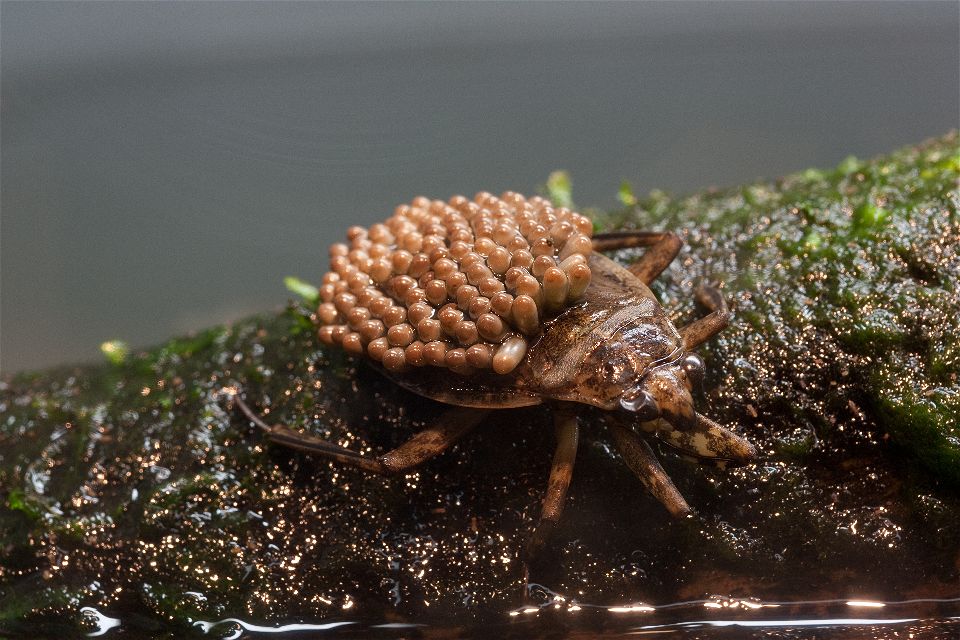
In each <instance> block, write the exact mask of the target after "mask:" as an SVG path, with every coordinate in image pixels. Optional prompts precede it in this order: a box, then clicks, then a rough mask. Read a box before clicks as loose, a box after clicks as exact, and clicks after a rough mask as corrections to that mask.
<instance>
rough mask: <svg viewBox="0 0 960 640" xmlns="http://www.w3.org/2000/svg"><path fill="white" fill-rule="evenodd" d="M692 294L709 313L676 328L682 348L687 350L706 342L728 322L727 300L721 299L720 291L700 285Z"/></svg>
mask: <svg viewBox="0 0 960 640" xmlns="http://www.w3.org/2000/svg"><path fill="white" fill-rule="evenodd" d="M694 296H695V297H696V299H697V302H699V303H700V304H702V305H703V306H704V307H706V308H707V309H709V310H710V314H709V315H706V316H704V317H702V318H700V319H698V320H694V321H693V322H691V323H690V324H688V325H687V326H685V327H681V328H680V329H678V331H679V332H680V337H681V338H683V345H684V348H685V349H687V350H688V351H689V350H690V349H693V348H695V347H697V345H700V344H702V343H704V342H706V341H707V340H709V339H710V338H712V337H713V336H715V335H716V334H718V333H719V332H720V331H722V330H723V329H724V328H725V327H726V326H727V325H728V324H729V323H730V311H729V310H728V309H727V301H726V300H724V299H723V296H722V295H721V294H720V291H718V290H717V289H715V288H713V287H711V286H708V285H700V286H699V287H697V290H696V291H695V292H694Z"/></svg>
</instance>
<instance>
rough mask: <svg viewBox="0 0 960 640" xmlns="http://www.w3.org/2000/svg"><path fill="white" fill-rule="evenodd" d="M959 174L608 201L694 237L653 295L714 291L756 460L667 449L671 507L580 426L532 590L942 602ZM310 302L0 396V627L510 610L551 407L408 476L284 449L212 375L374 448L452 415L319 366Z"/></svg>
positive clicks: (495, 426) (194, 624) (722, 383)
mask: <svg viewBox="0 0 960 640" xmlns="http://www.w3.org/2000/svg"><path fill="white" fill-rule="evenodd" d="M958 176H960V154H958V148H957V136H956V134H951V135H948V136H946V137H944V138H941V139H939V140H934V141H931V142H928V143H926V144H923V145H920V146H918V147H915V148H910V149H906V150H903V151H900V152H897V153H895V154H892V155H890V156H886V157H881V158H877V159H874V160H871V161H859V160H854V159H850V160H847V161H844V162H843V163H842V164H841V165H840V167H838V168H837V169H835V170H832V171H819V170H809V171H806V172H804V173H801V174H797V175H793V176H789V177H787V178H784V179H782V180H780V181H778V182H775V183H770V184H758V185H751V186H747V187H742V188H739V189H732V190H726V191H710V192H706V193H703V194H699V195H695V196H692V197H688V198H679V199H674V198H670V197H667V196H666V195H664V194H652V195H651V196H650V197H649V198H646V199H644V200H641V201H638V202H635V203H634V204H632V206H630V207H628V208H627V209H625V210H622V211H617V212H612V213H604V214H599V213H597V214H596V216H595V219H596V221H597V224H598V227H599V228H601V229H603V230H609V229H615V228H616V229H623V228H653V229H672V230H675V231H677V232H679V233H681V234H682V235H683V236H684V239H685V240H686V247H685V248H684V250H683V253H682V254H681V257H680V259H679V260H677V261H676V262H675V264H674V265H673V266H671V268H670V269H669V270H668V272H667V273H666V274H665V276H663V277H661V279H660V280H659V281H658V283H657V284H656V285H655V291H656V292H657V293H658V295H659V296H660V297H661V300H662V301H663V303H664V305H665V306H666V307H667V308H668V309H670V310H671V313H673V315H674V318H675V320H676V321H677V322H678V323H683V322H686V321H689V320H690V319H692V318H693V317H695V316H696V315H699V314H701V313H702V310H698V309H696V308H695V305H694V303H693V302H692V295H691V292H692V290H693V288H694V287H695V286H696V284H698V283H699V282H701V281H708V282H712V283H714V284H717V285H719V286H720V287H721V289H722V291H723V292H724V293H725V295H726V296H727V297H728V298H729V299H730V301H731V304H732V307H733V310H734V321H733V323H732V325H731V327H730V328H729V329H728V330H727V331H725V332H724V333H722V334H721V335H720V336H719V337H717V338H716V339H714V340H713V341H711V342H710V343H709V344H708V345H707V346H706V348H705V355H706V356H707V360H708V369H709V374H708V379H707V384H706V387H705V389H706V391H705V396H706V397H702V398H700V399H699V403H700V405H701V406H704V407H706V408H705V409H704V412H705V413H707V414H708V415H710V416H711V417H714V418H716V419H717V420H718V421H720V422H722V423H723V424H725V425H727V426H729V427H731V428H734V429H736V430H738V432H739V433H741V434H742V435H744V436H746V437H748V438H749V439H750V440H751V441H753V442H754V443H756V444H757V446H758V449H759V450H760V452H761V458H760V459H759V460H758V461H757V462H756V463H755V464H751V465H747V466H745V467H741V468H737V469H727V470H719V469H713V468H710V467H700V466H696V465H691V464H688V463H686V462H684V461H681V460H679V459H677V458H676V457H674V456H672V455H671V454H670V452H668V451H665V452H663V453H664V455H663V458H664V464H665V467H666V468H667V470H668V472H669V473H670V474H671V476H672V477H673V478H674V480H675V481H676V483H677V485H678V486H679V488H680V490H681V492H682V493H684V495H685V496H686V497H687V499H688V501H689V502H690V504H691V505H692V506H693V507H695V508H696V509H697V510H698V513H697V515H696V516H695V517H693V518H690V519H687V520H683V521H675V520H672V519H671V518H669V517H668V515H667V514H666V513H665V512H664V510H663V509H662V507H660V505H659V504H657V503H656V502H655V501H654V500H653V499H652V498H650V497H648V496H646V495H645V494H643V492H642V490H641V489H640V487H639V484H638V483H637V481H636V479H635V478H634V477H633V476H632V475H631V474H630V473H629V471H628V470H627V469H626V468H625V466H624V465H623V464H622V462H621V461H620V460H619V458H618V456H617V455H616V454H615V453H613V452H612V449H611V448H610V447H609V446H608V442H609V438H608V437H607V434H605V433H604V432H603V430H602V429H599V428H592V427H593V425H590V424H585V425H584V434H585V435H584V440H585V442H584V445H583V447H582V449H581V452H580V455H579V458H578V462H577V473H576V474H575V477H574V482H573V485H572V488H571V495H570V501H569V504H568V506H567V511H566V513H565V515H564V519H563V520H562V522H561V525H560V527H559V528H558V530H557V531H556V532H555V534H554V537H553V539H552V543H551V546H550V547H549V548H548V549H547V551H546V552H545V557H544V558H543V562H542V565H543V566H542V567H539V568H536V569H535V571H534V574H533V575H532V576H531V579H532V580H533V581H534V582H537V583H539V584H541V585H546V586H548V587H549V589H550V590H552V591H548V590H546V589H541V590H537V591H536V592H535V593H534V597H535V598H536V597H540V598H541V601H542V602H548V601H550V599H551V598H552V597H553V596H554V594H563V595H564V597H565V598H566V600H565V602H566V603H569V602H571V601H577V602H580V603H583V604H584V605H586V604H611V603H623V602H637V601H641V600H642V601H647V602H652V603H655V604H662V603H666V602H670V601H673V600H678V599H691V598H697V597H703V596H704V595H706V594H717V593H728V594H732V595H739V596H745V595H749V596H753V597H757V598H766V599H772V600H780V601H784V600H789V599H808V600H815V599H818V598H827V597H841V598H843V597H846V596H847V595H848V594H849V593H858V594H863V595H865V596H872V597H876V598H887V599H907V598H910V597H929V596H930V595H931V594H934V595H955V591H956V589H955V585H956V584H957V579H958V566H960V558H958V556H957V549H958V548H960V498H958V495H957V489H958V487H960V471H958V470H960V464H958V462H960V457H958V456H960V431H958V419H957V418H958V408H960V385H958V381H957V373H958V362H960V360H958V358H960V351H958V345H960V286H958V285H960V282H958V279H960V253H958V252H960V220H958V214H957V208H958V203H960V196H958V191H957V180H958ZM554 183H558V182H557V180H556V179H555V180H554ZM568 187H569V185H566V187H565V188H566V195H565V197H567V198H569V197H570V193H569V188H568ZM636 255H637V254H636V253H633V252H629V251H628V252H623V254H622V255H621V256H620V258H621V259H622V260H624V261H629V260H630V259H632V258H633V257H635V256H636ZM308 313H309V311H308V310H307V309H306V308H304V307H302V306H300V305H299V304H292V305H291V306H290V307H289V308H288V309H287V310H286V311H284V312H282V313H279V314H275V315H270V316H265V317H261V318H252V319H249V320H246V321H243V322H240V323H237V324H236V325H234V326H232V327H219V328H214V329H211V330H209V331H206V332H202V333H201V334H199V335H197V336H193V337H190V338H185V339H177V340H173V341H171V342H170V343H168V344H166V345H163V346H160V347H158V348H155V349H150V350H146V351H141V352H136V351H125V350H124V349H123V348H119V347H118V346H117V345H114V347H115V348H113V349H109V350H108V351H109V352H110V356H111V358H112V362H110V363H107V364H104V365H102V366H97V367H87V368H81V369H70V370H52V371H45V372H40V373H36V374H23V375H18V376H15V377H12V378H7V379H5V380H3V381H2V382H0V504H2V505H3V506H2V507H0V635H3V634H4V633H6V634H7V635H14V636H15V635H17V634H19V635H27V636H31V637H33V636H38V637H39V636H58V637H60V638H66V637H83V636H84V634H85V633H87V632H89V631H91V630H92V628H94V627H95V625H93V621H94V620H95V618H96V616H97V615H99V614H105V615H109V616H113V617H115V618H118V619H119V620H121V621H122V624H123V628H122V630H120V631H117V632H116V633H123V632H125V633H127V635H128V636H129V637H142V636H149V637H187V636H192V635H196V636H198V637H210V635H211V634H212V635H213V636H214V637H218V634H219V635H220V636H222V635H227V634H231V633H234V632H235V631H236V630H237V629H236V628H235V627H231V624H232V623H224V624H221V625H214V626H210V624H209V623H211V622H215V621H218V620H221V619H224V618H229V617H234V618H241V619H244V620H247V621H250V622H256V623H259V624H266V625H274V624H279V623H281V622H289V621H291V620H300V621H311V622H317V623H325V622H337V621H363V620H366V621H372V622H375V623H381V622H386V623H427V624H431V625H433V626H434V628H435V627H437V626H441V627H443V626H447V627H449V626H450V625H451V624H454V623H456V624H463V623H464V620H467V621H469V620H474V621H476V620H485V621H491V620H492V621H493V623H494V624H502V623H503V622H504V620H505V617H506V613H505V612H506V611H507V610H508V609H510V608H512V607H515V606H517V605H518V604H519V603H520V601H521V599H520V589H521V586H522V584H523V583H522V573H521V570H520V564H521V562H520V560H519V554H520V552H521V550H522V549H523V546H524V543H525V540H526V538H527V536H528V535H529V532H530V530H531V529H532V526H533V524H534V522H535V520H536V517H537V511H538V507H539V497H540V495H541V491H542V489H543V484H544V482H545V478H546V475H547V471H548V468H549V464H550V457H551V454H552V442H551V439H552V438H551V435H550V434H551V425H550V421H549V420H548V418H547V416H546V415H545V412H544V411H542V410H538V409H526V410H521V411H516V412H504V413H502V414H499V415H496V416H494V417H493V418H492V419H491V420H490V421H489V423H488V424H486V425H485V426H484V427H483V428H482V429H478V430H477V431H476V432H475V433H474V434H472V435H471V436H470V437H469V438H468V439H467V440H465V441H464V442H463V443H462V444H460V445H458V446H457V447H455V448H454V449H452V450H451V451H450V452H448V453H446V454H445V455H443V456H440V457H439V458H437V459H435V460H433V461H431V462H430V463H429V464H427V465H426V466H424V467H423V468H422V469H421V470H419V471H418V472H417V473H414V474H410V475H408V476H406V477H401V478H380V477H372V476H370V475H367V474H364V473H362V472H359V471H356V470H352V469H343V468H341V467H338V466H337V465H335V464H331V463H329V462H325V461H318V460H316V459H312V458H310V457H308V456H305V455H302V454H299V453H295V452H290V451H287V450H284V449H281V448H278V447H275V446H271V445H269V444H267V443H266V442H265V441H264V439H263V438H262V436H261V435H260V434H259V433H257V432H255V431H252V430H251V429H250V427H249V424H248V423H247V422H246V421H245V420H243V419H242V418H241V417H240V416H239V415H237V414H236V413H235V412H234V411H233V410H232V408H231V403H230V397H229V394H228V393H224V389H240V388H242V389H243V390H245V393H246V394H247V397H248V399H249V400H250V402H251V403H254V404H255V405H256V406H257V407H258V409H259V410H261V411H265V412H266V411H269V420H270V421H277V422H284V423H286V424H290V425H292V426H294V427H297V428H304V429H307V430H309V431H311V432H313V433H315V434H317V435H320V436H323V437H325V438H328V439H331V440H334V441H336V442H339V443H341V444H343V445H346V446H350V447H352V448H354V449H355V450H361V449H364V450H366V451H370V452H373V451H375V450H381V449H386V448H389V447H392V446H395V445H396V444H398V443H399V442H401V441H403V440H404V439H406V438H407V437H409V435H410V434H411V433H412V432H414V431H415V430H416V429H418V428H421V427H422V426H423V425H425V424H428V423H429V422H430V421H431V420H432V419H434V418H435V417H436V416H437V415H438V414H439V412H440V411H441V410H442V407H440V406H439V405H436V404H434V403H432V402H429V401H424V400H423V399H420V398H416V397H414V396H411V395H410V394H408V393H407V392H404V391H402V390H400V389H398V388H397V387H396V386H394V385H391V384H389V383H388V382H387V381H386V380H384V379H383V378H382V377H381V376H379V375H378V374H377V373H376V372H374V371H372V370H370V369H369V368H367V367H365V366H363V365H362V364H361V363H358V362H355V361H353V360H351V359H349V358H347V357H345V356H343V355H342V354H340V353H337V352H327V351H325V350H323V349H322V348H321V347H320V346H319V345H318V344H317V342H316V340H315V338H314V337H313V333H312V330H311V325H310V323H309V321H308V320H307V318H306V314H308ZM85 607H93V608H94V610H95V611H94V610H92V609H84V608H85ZM598 611H599V610H598ZM97 612H99V614H98V613H97ZM465 614H467V616H468V617H467V618H464V615H465ZM597 615H599V614H597ZM590 620H592V622H591V623H590V624H600V625H607V626H606V627H605V628H607V629H611V628H614V627H611V626H609V625H611V624H613V623H612V622H611V621H610V620H606V619H603V620H601V619H599V618H597V617H596V616H594V617H593V618H590ZM454 621H455V622H454ZM619 624H622V623H619ZM407 629H408V631H409V628H407ZM111 633H114V632H113V631H112V632H111ZM377 633H388V632H387V631H385V630H382V629H381V630H379V631H377ZM398 633H400V632H398ZM403 633H407V631H403Z"/></svg>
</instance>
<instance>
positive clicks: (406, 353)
mask: <svg viewBox="0 0 960 640" xmlns="http://www.w3.org/2000/svg"><path fill="white" fill-rule="evenodd" d="M592 231H593V229H592V223H591V222H590V220H589V219H588V218H586V217H584V216H582V215H580V214H578V213H575V212H572V211H570V210H568V209H565V208H562V207H558V208H554V207H553V206H552V205H551V204H550V202H549V201H547V200H546V199H544V198H542V197H540V196H534V197H531V198H529V199H528V198H525V197H524V196H522V195H521V194H519V193H516V192H513V191H507V192H504V193H503V194H502V195H501V196H500V197H499V198H498V197H496V196H494V195H493V194H491V193H488V192H480V193H478V194H477V195H476V196H475V197H474V198H473V199H472V200H471V199H468V198H466V197H464V196H453V197H451V198H450V199H449V200H448V201H447V202H444V201H441V200H430V199H428V198H424V197H417V198H414V199H413V200H412V201H411V202H410V203H409V204H402V205H399V206H397V207H396V208H395V209H394V211H393V215H392V216H391V217H390V218H388V219H387V220H385V221H384V222H382V223H378V224H374V225H372V226H371V227H370V229H369V230H368V229H364V228H363V227H359V226H354V227H351V228H349V229H348V230H347V242H345V243H337V244H334V245H332V246H331V247H330V251H329V253H330V271H329V272H327V273H326V274H325V275H324V277H323V280H322V284H321V286H320V287H319V298H320V304H319V305H318V307H317V312H316V314H315V315H314V317H315V318H316V322H317V324H318V325H319V326H318V328H317V335H318V338H319V339H320V340H321V342H323V343H324V344H330V345H339V346H340V347H342V348H343V349H344V350H346V351H347V352H349V353H351V354H361V353H364V352H366V354H367V355H368V356H369V357H370V358H371V359H373V360H375V361H378V362H381V363H382V365H383V367H384V368H386V369H387V370H388V371H391V372H397V373H399V372H403V371H408V370H410V369H412V368H416V367H423V366H435V367H446V368H448V369H450V370H451V371H453V372H455V373H457V374H462V375H467V374H469V373H471V372H473V371H476V370H493V371H494V372H495V373H498V374H507V373H509V372H511V371H513V370H514V369H515V368H516V367H518V366H519V365H520V363H521V362H522V361H523V359H524V358H525V357H526V353H527V348H528V346H529V345H528V342H527V336H529V337H531V338H532V337H534V336H536V335H537V334H539V332H540V330H541V323H542V322H543V321H544V320H546V319H549V318H550V317H552V316H554V315H557V314H559V313H562V312H563V311H564V310H565V309H566V308H567V307H568V306H570V305H571V304H574V303H575V302H576V301H577V300H578V299H579V298H581V297H582V296H583V294H584V292H585V291H586V288H587V287H588V286H589V283H590V266H589V262H588V259H589V256H590V252H591V251H592V243H591V240H590V235H591V233H592Z"/></svg>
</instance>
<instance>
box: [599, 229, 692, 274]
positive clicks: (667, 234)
mask: <svg viewBox="0 0 960 640" xmlns="http://www.w3.org/2000/svg"><path fill="white" fill-rule="evenodd" d="M682 246H683V240H681V239H680V236H678V235H677V234H675V233H673V232H672V231H619V232H613V233H598V234H597V235H595V236H594V237H593V250H594V251H614V250H616V249H632V248H634V247H649V249H648V250H647V251H646V253H644V254H643V256H641V257H640V259H639V260H637V261H636V262H634V263H633V264H631V265H630V266H628V267H627V269H629V270H630V273H632V274H633V275H635V276H637V277H638V278H639V279H640V280H641V281H642V282H643V284H645V285H649V284H650V283H651V282H653V281H654V280H656V279H657V276H659V275H660V274H661V273H663V270H664V269H666V268H667V267H668V266H670V263H671V262H673V259H674V258H676V257H677V254H678V253H680V248H681V247H682Z"/></svg>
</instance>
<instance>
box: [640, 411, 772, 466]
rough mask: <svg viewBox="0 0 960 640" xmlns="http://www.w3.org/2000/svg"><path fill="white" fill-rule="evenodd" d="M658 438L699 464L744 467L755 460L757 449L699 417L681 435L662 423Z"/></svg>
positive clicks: (704, 417)
mask: <svg viewBox="0 0 960 640" xmlns="http://www.w3.org/2000/svg"><path fill="white" fill-rule="evenodd" d="M658 435H659V437H660V439H662V440H663V441H664V442H666V443H667V444H669V445H671V446H673V447H676V448H677V449H679V450H680V451H681V452H682V453H685V454H687V455H692V456H694V457H695V458H698V459H700V460H702V461H711V462H724V463H725V462H732V463H735V464H744V463H747V462H750V461H751V460H753V459H754V458H755V457H756V456H757V450H756V448H755V447H754V446H753V445H752V444H750V442H749V441H747V440H746V439H744V438H741V437H740V436H738V435H737V434H735V433H734V432H732V431H730V430H729V429H725V428H724V427H721V426H720V425H719V424H717V423H716V422H714V421H713V420H711V419H710V418H708V417H706V416H704V415H702V414H699V413H698V414H696V420H695V423H694V428H693V429H691V430H687V431H681V430H679V429H674V428H672V427H671V426H670V425H669V424H667V423H665V421H663V424H662V427H661V428H660V429H659V430H658Z"/></svg>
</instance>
